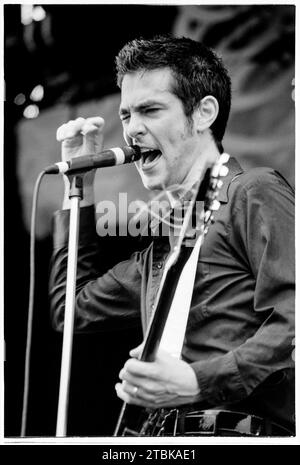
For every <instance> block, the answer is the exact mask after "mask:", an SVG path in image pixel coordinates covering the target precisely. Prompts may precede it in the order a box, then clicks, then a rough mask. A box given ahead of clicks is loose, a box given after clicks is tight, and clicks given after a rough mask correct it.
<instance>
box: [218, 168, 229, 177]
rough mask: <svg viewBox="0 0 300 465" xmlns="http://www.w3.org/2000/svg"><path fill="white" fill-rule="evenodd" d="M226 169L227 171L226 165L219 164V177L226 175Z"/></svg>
mask: <svg viewBox="0 0 300 465" xmlns="http://www.w3.org/2000/svg"><path fill="white" fill-rule="evenodd" d="M228 171H229V170H228V168H227V166H224V165H222V166H220V170H219V176H220V177H221V178H224V177H225V176H227V174H228Z"/></svg>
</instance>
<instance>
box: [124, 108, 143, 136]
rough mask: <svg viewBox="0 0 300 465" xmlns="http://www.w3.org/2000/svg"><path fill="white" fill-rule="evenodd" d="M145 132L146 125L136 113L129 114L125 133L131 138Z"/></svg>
mask: <svg viewBox="0 0 300 465" xmlns="http://www.w3.org/2000/svg"><path fill="white" fill-rule="evenodd" d="M145 133H146V127H145V125H144V122H143V120H142V118H141V117H140V116H138V115H133V114H132V115H131V116H130V121H129V123H128V125H127V127H126V134H127V136H128V137H130V138H131V139H138V138H139V136H142V135H144V134H145Z"/></svg>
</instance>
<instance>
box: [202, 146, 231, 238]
mask: <svg viewBox="0 0 300 465" xmlns="http://www.w3.org/2000/svg"><path fill="white" fill-rule="evenodd" d="M229 158H230V156H229V155H228V154H227V153H223V154H222V155H221V156H220V157H219V159H218V160H217V162H216V163H215V164H214V166H213V167H212V168H211V172H210V180H209V185H208V189H207V191H206V194H205V199H204V210H203V212H202V215H203V218H202V219H203V227H204V234H206V233H207V231H208V225H209V224H210V223H211V222H212V221H213V219H214V216H213V212H215V211H217V210H219V208H220V202H219V201H218V195H219V192H220V189H221V187H222V185H223V181H222V178H224V177H225V176H227V174H228V168H227V166H225V164H226V163H227V162H228V160H229Z"/></svg>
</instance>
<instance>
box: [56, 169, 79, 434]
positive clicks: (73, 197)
mask: <svg viewBox="0 0 300 465" xmlns="http://www.w3.org/2000/svg"><path fill="white" fill-rule="evenodd" d="M68 178H69V181H70V194H69V198H70V203H71V207H70V220H69V245H68V247H69V248H68V265H67V285H66V303H65V317H64V331H63V345H62V358H61V371H60V386H59V399H58V412H57V423H56V436H57V437H63V436H66V431H67V412H68V401H69V398H68V397H69V385H70V372H71V361H72V346H73V328H74V315H75V293H76V274H77V253H78V235H79V218H80V200H82V198H83V174H82V175H80V174H75V173H74V174H70V175H69V176H68Z"/></svg>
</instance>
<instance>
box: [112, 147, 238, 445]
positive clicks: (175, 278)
mask: <svg viewBox="0 0 300 465" xmlns="http://www.w3.org/2000/svg"><path fill="white" fill-rule="evenodd" d="M228 160H229V155H227V154H225V153H224V154H222V155H221V156H220V157H219V159H218V161H217V162H216V163H215V164H214V165H213V166H212V167H207V169H206V170H205V173H204V174H203V175H202V177H201V179H200V180H199V181H198V182H197V183H196V185H195V186H194V187H193V188H192V191H191V193H190V194H191V195H190V201H189V202H188V206H187V209H186V212H185V215H184V218H183V221H182V225H181V228H180V233H179V234H178V238H177V239H176V242H175V244H174V245H173V247H172V249H171V252H170V254H169V257H168V259H167V261H166V264H165V267H164V271H163V275H162V279H161V282H160V287H159V290H158V293H157V297H156V301H155V304H154V310H153V313H152V318H151V321H150V323H149V325H148V329H147V333H146V336H145V338H144V342H143V350H142V353H141V356H140V358H139V359H140V360H142V361H146V362H151V361H154V359H155V357H156V354H157V351H158V349H159V347H160V343H161V341H162V337H163V334H164V331H165V329H166V328H165V326H166V323H167V321H169V320H168V316H169V313H170V309H171V308H172V304H173V300H174V296H175V294H176V289H177V286H178V283H179V280H180V277H181V275H182V273H183V270H184V267H185V265H186V264H187V262H188V260H189V258H190V257H191V254H192V253H193V250H194V248H195V247H196V246H197V251H196V252H197V253H198V255H199V251H200V247H201V245H202V242H203V240H204V237H205V235H206V234H207V232H208V229H209V226H210V224H211V223H212V221H213V212H214V211H216V210H218V208H219V206H220V204H219V202H218V200H217V197H218V193H219V189H220V187H221V185H222V180H221V178H222V177H223V176H226V174H227V173H228V168H227V167H226V166H225V164H226V163H227V161H228ZM199 194H200V195H199ZM199 197H201V198H204V203H203V209H202V211H201V213H200V215H198V218H197V226H196V229H195V230H194V232H193V235H191V230H190V226H191V220H192V218H193V215H194V214H195V205H196V201H197V198H199ZM191 243H192V244H194V247H193V246H192V245H191ZM194 252H195V251H194ZM198 255H197V256H198ZM194 272H196V270H195V271H194ZM194 277H195V276H191V279H192V285H193V283H194ZM190 297H191V296H190ZM183 331H185V328H184V329H183ZM183 336H184V332H183V335H182V337H181V339H182V340H183ZM179 351H180V344H179ZM178 415H179V410H178V409H156V410H149V409H142V408H141V407H136V406H133V405H129V404H126V403H124V404H123V407H122V410H121V413H120V416H119V419H118V423H117V426H116V429H115V432H114V436H160V435H164V434H165V432H166V426H167V424H168V422H169V421H170V420H172V424H175V425H176V423H177V420H176V418H177V417H178ZM177 419H178V418H177Z"/></svg>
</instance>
